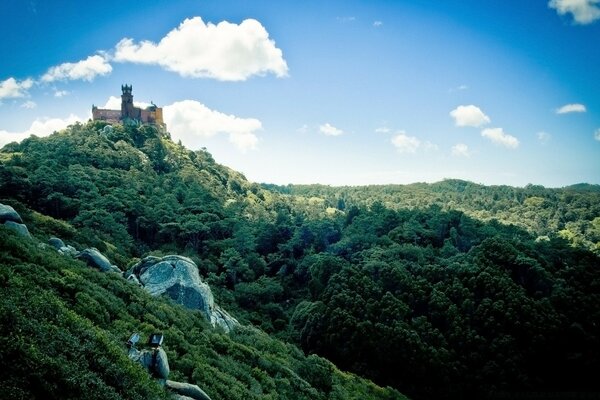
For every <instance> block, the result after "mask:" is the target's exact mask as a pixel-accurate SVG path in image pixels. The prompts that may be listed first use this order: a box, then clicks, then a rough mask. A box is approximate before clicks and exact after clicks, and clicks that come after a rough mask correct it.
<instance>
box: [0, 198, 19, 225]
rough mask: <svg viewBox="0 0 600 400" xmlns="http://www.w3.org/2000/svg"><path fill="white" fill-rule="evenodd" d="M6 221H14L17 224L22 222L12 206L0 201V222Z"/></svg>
mask: <svg viewBox="0 0 600 400" xmlns="http://www.w3.org/2000/svg"><path fill="white" fill-rule="evenodd" d="M6 221H12V222H16V223H17V224H22V223H23V220H22V219H21V216H20V215H19V213H18V212H16V211H15V209H14V208H12V207H11V206H7V205H5V204H2V203H0V224H3V223H5V222H6Z"/></svg>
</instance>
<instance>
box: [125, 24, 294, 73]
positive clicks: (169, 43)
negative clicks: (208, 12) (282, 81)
mask: <svg viewBox="0 0 600 400" xmlns="http://www.w3.org/2000/svg"><path fill="white" fill-rule="evenodd" d="M114 60H115V61H119V62H133V63H139V64H152V65H160V66H161V67H162V68H164V69H166V70H169V71H173V72H176V73H178V74H179V75H181V76H184V77H192V78H214V79H218V80H222V81H243V80H246V79H247V78H249V77H250V76H252V75H264V74H266V73H269V72H270V73H274V74H275V75H276V76H278V77H284V76H287V73H288V67H287V64H286V62H285V60H284V59H283V53H282V51H281V50H280V49H278V48H277V47H276V46H275V42H274V41H273V40H271V39H269V33H268V32H267V30H266V29H265V28H264V27H263V26H262V25H261V23H260V22H258V21H256V20H254V19H246V20H244V21H243V22H242V23H241V24H239V25H237V24H233V23H230V22H227V21H223V22H220V23H218V24H217V25H215V24H212V23H207V24H205V23H204V21H202V18H200V17H194V18H191V19H186V20H185V21H183V22H182V23H181V24H180V25H179V27H177V28H176V29H173V30H172V31H171V32H169V33H168V34H167V35H166V36H165V37H163V38H162V39H161V40H160V42H158V44H157V43H154V42H151V41H148V40H144V41H141V42H139V43H135V42H134V41H133V40H132V39H129V38H124V39H122V40H121V41H120V42H119V43H117V45H116V51H115V55H114Z"/></svg>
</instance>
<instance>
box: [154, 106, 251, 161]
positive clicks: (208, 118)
mask: <svg viewBox="0 0 600 400" xmlns="http://www.w3.org/2000/svg"><path fill="white" fill-rule="evenodd" d="M163 109H164V119H165V123H166V124H167V126H168V127H169V131H170V132H171V135H172V138H173V139H174V140H181V141H182V142H183V143H184V144H185V145H186V146H188V147H191V148H195V149H197V148H200V147H202V146H204V143H203V139H205V138H209V137H212V136H215V135H217V134H226V135H228V136H229V141H230V142H231V143H233V144H234V145H235V146H236V147H237V148H238V149H240V150H241V151H246V150H249V149H254V148H256V145H257V144H258V137H257V136H256V134H255V132H256V131H258V130H259V129H261V128H262V123H261V122H260V121H259V120H257V119H255V118H239V117H236V116H235V115H227V114H223V113H221V112H219V111H214V110H211V109H209V108H208V107H206V106H205V105H204V104H202V103H199V102H197V101H194V100H183V101H178V102H175V103H173V104H171V105H168V106H165V107H164V108H163Z"/></svg>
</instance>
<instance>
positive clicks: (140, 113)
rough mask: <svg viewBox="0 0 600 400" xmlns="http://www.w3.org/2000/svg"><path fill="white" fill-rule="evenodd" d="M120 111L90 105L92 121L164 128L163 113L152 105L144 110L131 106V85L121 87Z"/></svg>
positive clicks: (159, 108)
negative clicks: (151, 125) (150, 125)
mask: <svg viewBox="0 0 600 400" xmlns="http://www.w3.org/2000/svg"><path fill="white" fill-rule="evenodd" d="M121 91H122V92H123V94H122V95H121V110H107V109H104V108H98V107H96V106H94V105H92V119H93V120H94V121H106V122H111V123H131V122H133V123H138V124H140V123H141V124H153V125H158V126H162V127H164V126H165V123H164V121H163V111H162V108H161V107H157V106H156V105H155V104H154V103H152V102H151V103H152V105H151V106H149V107H146V109H141V108H139V107H135V106H134V105H133V95H132V94H131V85H129V86H127V85H121Z"/></svg>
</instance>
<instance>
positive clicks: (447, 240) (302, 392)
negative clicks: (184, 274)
mask: <svg viewBox="0 0 600 400" xmlns="http://www.w3.org/2000/svg"><path fill="white" fill-rule="evenodd" d="M109 128H110V129H107V127H106V123H102V122H99V121H95V122H89V123H87V124H79V123H78V124H75V125H72V126H70V127H69V128H68V129H66V130H63V131H61V132H57V133H55V134H53V135H51V136H50V137H47V138H36V137H31V138H29V139H26V140H24V141H23V142H21V143H20V144H17V143H12V144H8V145H6V146H5V147H4V148H3V149H2V150H0V202H1V203H3V204H7V205H11V206H12V207H14V208H15V209H16V210H17V211H18V212H19V213H20V214H21V215H22V216H23V219H24V220H25V222H26V224H27V226H28V227H29V229H30V231H31V233H32V234H33V236H34V237H36V238H38V239H39V240H40V241H41V242H45V241H46V240H47V239H48V238H50V237H51V236H57V237H60V238H61V239H63V240H64V241H65V242H66V243H69V244H72V245H74V246H75V247H77V248H83V247H89V246H93V247H96V248H97V249H99V250H100V251H101V252H103V253H104V254H105V255H106V256H107V257H108V258H109V259H110V260H112V262H114V263H115V264H117V265H118V266H119V267H121V268H122V269H126V268H127V267H128V266H131V265H133V264H134V263H135V262H136V261H137V260H139V259H140V258H141V257H144V256H146V255H148V254H152V255H159V256H160V255H167V254H180V255H184V256H187V257H190V258H191V259H192V260H194V261H195V263H196V264H197V265H198V267H199V272H200V275H201V276H202V278H203V279H204V280H205V281H206V282H207V283H209V284H210V286H211V288H212V290H213V292H214V294H215V297H216V299H217V300H218V302H219V303H220V304H221V305H222V306H224V307H225V308H226V309H227V310H228V311H229V312H230V313H231V314H233V315H234V316H235V317H236V318H237V319H238V320H239V321H240V322H241V323H242V324H243V325H244V327H243V328H240V329H239V330H237V331H236V332H234V333H232V334H231V335H226V334H224V333H222V332H218V331H216V330H213V329H211V328H209V327H208V325H207V324H206V323H205V322H203V321H202V319H201V318H200V317H198V316H190V315H189V314H190V313H189V311H186V310H184V309H182V308H181V307H179V306H176V305H175V304H171V303H170V302H168V301H166V300H161V299H154V298H150V297H149V296H147V295H145V294H144V293H143V292H141V291H140V290H139V289H137V288H135V287H130V286H129V285H128V284H127V283H125V282H119V281H114V280H111V279H110V278H109V277H108V276H106V275H102V274H100V273H98V272H97V271H93V270H89V269H86V268H85V267H83V264H81V265H80V263H79V262H74V261H70V262H67V261H65V259H62V258H60V257H59V256H57V255H56V254H52V253H51V252H49V251H48V250H44V249H41V248H40V247H39V246H36V245H35V244H34V243H27V242H26V241H22V240H19V239H18V238H17V237H16V236H15V235H14V234H13V233H12V232H9V231H8V230H7V229H5V228H0V236H1V237H2V244H1V246H2V251H1V252H0V273H1V275H0V279H2V287H3V289H2V292H3V295H2V300H0V310H1V311H0V318H1V319H2V323H1V324H0V326H1V328H0V329H2V330H3V332H2V335H1V340H2V341H3V345H2V348H3V350H2V351H1V352H0V364H1V365H2V367H3V369H4V370H10V371H11V372H10V373H9V374H6V375H5V376H3V377H2V378H0V390H2V391H5V392H6V393H12V394H14V395H13V396H12V398H32V397H33V398H64V397H60V396H61V395H60V394H61V393H65V392H64V391H65V390H67V391H68V392H69V393H70V398H90V397H85V394H86V392H87V391H88V390H92V391H93V392H94V393H98V398H160V397H161V396H164V393H162V392H161V388H160V387H158V386H157V385H156V384H155V383H153V382H152V381H151V380H150V379H149V378H147V376H146V377H145V376H143V374H142V373H141V370H137V369H135V368H133V367H132V366H130V365H129V364H128V363H127V360H126V356H125V354H124V353H122V352H121V351H120V349H119V347H118V346H119V345H120V343H122V342H123V341H124V340H126V338H127V335H128V333H129V332H130V331H132V330H133V329H143V330H144V331H145V332H147V333H148V332H151V331H152V330H153V329H162V330H164V331H166V332H167V335H166V337H167V339H166V340H167V341H168V342H167V349H168V351H169V352H170V355H172V357H170V359H173V360H177V361H173V364H174V367H175V368H174V369H175V370H176V371H178V372H177V374H180V375H178V377H179V378H180V379H181V380H186V381H190V382H201V383H202V385H203V386H204V388H205V390H206V391H207V393H210V394H211V395H214V397H213V398H227V399H235V398H240V399H241V398H273V399H277V398H281V399H283V398H290V399H291V398H298V399H300V398H322V399H338V398H339V399H342V398H344V399H350V398H357V399H358V398H361V399H364V398H381V399H392V398H394V399H395V398H403V395H401V394H400V393H402V394H404V395H406V396H408V397H410V398H414V399H430V398H485V397H490V398H502V396H503V395H505V394H506V395H507V396H508V395H509V394H510V393H561V392H564V393H573V392H577V393H598V392H600V387H599V384H598V380H597V379H596V375H595V371H597V370H598V369H599V368H600V365H599V364H600V363H599V359H600V326H598V323H597V321H599V320H600V307H599V305H600V272H599V271H600V270H599V266H600V262H599V261H600V257H599V255H600V186H597V185H586V184H579V185H573V186H570V187H565V188H561V189H547V188H544V187H541V186H535V185H528V186H526V187H524V188H514V187H508V186H483V185H479V184H475V183H471V182H466V181H459V180H445V181H442V182H438V183H434V184H425V183H419V184H412V185H402V186H400V185H389V186H369V187H328V186H321V185H308V186H299V185H288V186H275V185H268V184H257V183H251V182H249V181H247V180H246V179H245V177H244V176H243V175H242V174H240V173H238V172H236V171H233V170H231V169H229V168H227V167H225V166H222V165H219V164H218V163H216V162H215V160H214V159H213V158H212V156H211V155H210V153H209V152H208V151H206V150H204V149H203V150H199V151H191V150H188V149H186V148H185V147H183V146H182V145H181V143H174V142H173V141H171V140H170V138H169V135H168V134H163V133H161V132H159V131H157V130H156V129H155V128H154V127H152V126H148V125H144V126H139V127H135V126H121V125H114V126H111V127H109ZM41 304H44V305H45V307H42V306H40V305H41ZM136 326H142V327H143V328H136ZM48 337H49V338H51V339H49V340H48V339H43V338H48ZM169 338H171V339H169ZM15 360H16V363H15ZM64 360H68V361H69V362H63V361H64ZM92 360H93V362H92ZM341 371H347V372H341ZM71 375H73V376H75V377H76V378H74V379H70V378H69V376H71ZM117 376H119V377H120V378H119V379H117V378H116V377H117ZM370 381H372V382H373V383H371V382H370Z"/></svg>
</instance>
